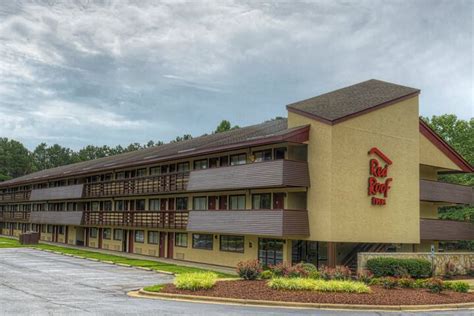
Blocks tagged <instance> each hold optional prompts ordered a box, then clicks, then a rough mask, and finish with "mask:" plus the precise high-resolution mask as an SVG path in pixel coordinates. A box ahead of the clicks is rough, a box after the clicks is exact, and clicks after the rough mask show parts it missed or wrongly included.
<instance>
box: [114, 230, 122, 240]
mask: <svg viewBox="0 0 474 316" xmlns="http://www.w3.org/2000/svg"><path fill="white" fill-rule="evenodd" d="M114 240H123V230H122V229H114Z"/></svg>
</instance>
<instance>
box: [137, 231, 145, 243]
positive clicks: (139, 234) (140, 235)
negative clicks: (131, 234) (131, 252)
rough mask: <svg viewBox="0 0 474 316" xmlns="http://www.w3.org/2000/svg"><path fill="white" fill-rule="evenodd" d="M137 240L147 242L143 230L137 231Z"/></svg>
mask: <svg viewBox="0 0 474 316" xmlns="http://www.w3.org/2000/svg"><path fill="white" fill-rule="evenodd" d="M135 242H140V243H144V242H145V232H144V231H143V230H136V231H135Z"/></svg>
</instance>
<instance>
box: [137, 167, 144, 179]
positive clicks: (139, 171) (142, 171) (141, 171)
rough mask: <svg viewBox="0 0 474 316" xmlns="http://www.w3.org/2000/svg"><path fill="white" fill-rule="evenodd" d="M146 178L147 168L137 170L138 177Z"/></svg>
mask: <svg viewBox="0 0 474 316" xmlns="http://www.w3.org/2000/svg"><path fill="white" fill-rule="evenodd" d="M145 176H146V168H142V169H138V170H137V177H145Z"/></svg>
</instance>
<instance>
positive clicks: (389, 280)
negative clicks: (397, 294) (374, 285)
mask: <svg viewBox="0 0 474 316" xmlns="http://www.w3.org/2000/svg"><path fill="white" fill-rule="evenodd" d="M380 282H381V285H382V286H383V288H384V289H394V288H396V287H397V285H398V279H397V278H394V277H383V278H381V279H380Z"/></svg>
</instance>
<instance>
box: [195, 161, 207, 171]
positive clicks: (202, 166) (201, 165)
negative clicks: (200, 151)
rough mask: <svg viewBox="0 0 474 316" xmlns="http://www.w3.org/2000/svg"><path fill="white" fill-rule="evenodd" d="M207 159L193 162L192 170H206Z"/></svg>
mask: <svg viewBox="0 0 474 316" xmlns="http://www.w3.org/2000/svg"><path fill="white" fill-rule="evenodd" d="M207 166H208V165H207V159H202V160H195V161H194V169H195V170H199V169H207Z"/></svg>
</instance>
